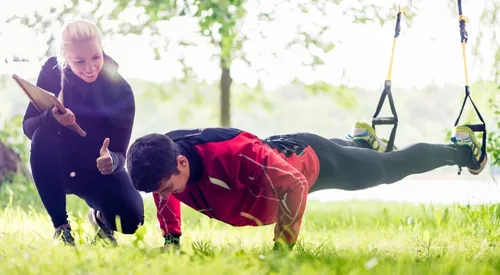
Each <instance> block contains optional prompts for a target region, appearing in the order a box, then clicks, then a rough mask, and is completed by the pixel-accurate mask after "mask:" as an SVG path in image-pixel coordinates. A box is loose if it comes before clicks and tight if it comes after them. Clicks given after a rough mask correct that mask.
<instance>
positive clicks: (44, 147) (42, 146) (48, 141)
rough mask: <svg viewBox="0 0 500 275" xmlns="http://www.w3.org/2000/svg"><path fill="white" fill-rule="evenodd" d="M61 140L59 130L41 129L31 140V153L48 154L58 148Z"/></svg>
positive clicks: (37, 130)
mask: <svg viewBox="0 0 500 275" xmlns="http://www.w3.org/2000/svg"><path fill="white" fill-rule="evenodd" d="M59 140H60V138H59V133H58V131H57V129H54V128H51V127H40V128H38V129H36V130H35V132H34V133H33V137H32V139H31V152H32V153H35V154H36V153H38V152H46V151H48V150H51V151H52V150H54V149H55V148H57V146H58V144H59V143H60V142H59Z"/></svg>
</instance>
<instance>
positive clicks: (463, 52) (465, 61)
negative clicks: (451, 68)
mask: <svg viewBox="0 0 500 275" xmlns="http://www.w3.org/2000/svg"><path fill="white" fill-rule="evenodd" d="M462 57H463V58H464V72H465V85H466V86H469V74H468V72H467V56H466V46H465V43H462Z"/></svg>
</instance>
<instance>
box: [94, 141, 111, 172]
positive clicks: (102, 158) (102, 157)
mask: <svg viewBox="0 0 500 275" xmlns="http://www.w3.org/2000/svg"><path fill="white" fill-rule="evenodd" d="M108 146H109V138H105V139H104V142H103V143H102V147H101V150H100V151H99V157H98V158H97V169H99V171H100V172H101V174H103V175H109V174H111V173H112V172H113V158H112V157H111V154H110V153H109V149H108Z"/></svg>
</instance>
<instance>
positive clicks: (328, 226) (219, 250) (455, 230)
mask: <svg viewBox="0 0 500 275" xmlns="http://www.w3.org/2000/svg"><path fill="white" fill-rule="evenodd" d="M8 187H9V188H10V189H9V188H7V187H6V185H5V186H4V187H2V189H1V193H0V204H1V208H0V209H1V210H0V224H1V225H0V263H1V264H0V274H12V275H15V274H49V273H50V274H148V275H149V274H312V273H314V274H475V275H476V274H498V273H500V253H499V252H498V249H497V245H498V244H499V241H500V234H499V232H500V231H499V223H500V206H497V205H484V206H460V205H450V206H446V205H443V206H432V205H413V204H401V203H390V204H389V203H379V202H342V203H319V202H309V204H308V208H307V214H306V216H305V220H304V223H303V227H302V231H301V235H300V243H299V244H298V245H297V246H296V247H295V249H294V250H293V252H292V253H289V254H286V255H285V254H279V253H273V252H272V251H271V247H272V237H273V227H272V226H267V227H260V228H252V227H247V228H233V227H230V226H227V225H224V224H222V223H220V222H217V221H215V220H210V219H208V218H206V217H205V216H202V215H200V214H198V213H196V212H194V211H192V210H190V209H188V208H184V209H183V215H184V216H183V230H184V237H183V238H182V249H181V251H170V252H164V253H160V252H159V251H158V250H155V249H154V248H156V247H159V246H161V244H162V239H161V237H160V233H159V230H158V228H157V226H156V219H155V212H154V211H155V209H154V205H153V203H152V201H150V200H148V201H146V221H147V222H146V225H145V226H144V227H143V230H142V231H140V232H139V233H138V234H136V235H127V236H125V235H121V234H118V235H117V237H118V241H119V243H120V246H119V247H117V248H108V247H105V246H103V245H102V244H101V243H97V244H94V243H93V242H92V233H93V232H92V230H91V229H90V225H89V223H88V222H87V220H86V219H85V218H86V212H87V209H88V208H87V206H86V205H85V203H84V202H83V201H82V200H80V199H78V198H76V197H74V196H68V210H69V213H70V216H71V222H72V226H73V227H74V229H75V230H76V232H77V241H78V245H77V248H70V247H65V246H62V245H61V244H59V243H57V242H54V241H53V240H52V234H53V229H52V227H51V224H50V220H49V218H48V216H47V214H46V212H45V211H44V210H43V208H41V203H40V201H39V199H38V197H37V195H36V193H35V192H34V191H35V190H34V188H33V186H32V185H28V186H21V185H9V186H8ZM9 190H12V192H9Z"/></svg>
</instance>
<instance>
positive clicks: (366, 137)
mask: <svg viewBox="0 0 500 275" xmlns="http://www.w3.org/2000/svg"><path fill="white" fill-rule="evenodd" d="M347 139H348V140H362V141H365V142H366V143H368V145H369V146H370V148H371V149H373V150H375V151H378V152H385V149H386V148H387V144H388V143H389V141H388V140H386V139H383V138H379V137H377V134H376V132H375V129H373V127H372V126H371V125H370V124H368V123H365V122H360V121H358V122H356V123H355V124H354V126H353V128H352V132H351V134H350V135H348V136H347ZM393 148H394V150H396V149H398V148H397V147H396V145H394V146H393Z"/></svg>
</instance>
